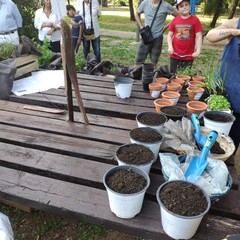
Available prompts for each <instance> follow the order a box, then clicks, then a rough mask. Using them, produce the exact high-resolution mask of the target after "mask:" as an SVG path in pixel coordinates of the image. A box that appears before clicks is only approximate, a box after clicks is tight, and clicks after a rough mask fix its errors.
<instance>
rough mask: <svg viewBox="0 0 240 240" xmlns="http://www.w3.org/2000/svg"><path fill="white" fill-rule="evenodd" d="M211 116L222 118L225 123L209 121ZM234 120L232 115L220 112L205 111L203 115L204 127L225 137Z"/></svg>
mask: <svg viewBox="0 0 240 240" xmlns="http://www.w3.org/2000/svg"><path fill="white" fill-rule="evenodd" d="M212 116H213V117H216V116H219V117H223V118H225V119H226V121H224V122H223V121H214V120H211V117H212ZM235 119H236V118H235V117H234V116H233V115H232V114H230V113H226V112H222V111H207V112H205V113H204V115H203V120H204V127H206V128H208V129H211V130H215V131H217V132H219V133H224V134H225V135H226V136H228V134H229V132H230V130H231V127H232V125H233V122H234V121H235Z"/></svg>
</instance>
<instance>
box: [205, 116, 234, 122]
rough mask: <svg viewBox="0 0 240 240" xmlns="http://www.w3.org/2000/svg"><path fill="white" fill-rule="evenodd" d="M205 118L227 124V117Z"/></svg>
mask: <svg viewBox="0 0 240 240" xmlns="http://www.w3.org/2000/svg"><path fill="white" fill-rule="evenodd" d="M207 118H208V119H210V120H212V121H216V122H229V117H228V116H223V115H217V114H216V115H208V116H207Z"/></svg>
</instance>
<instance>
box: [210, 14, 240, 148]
mask: <svg viewBox="0 0 240 240" xmlns="http://www.w3.org/2000/svg"><path fill="white" fill-rule="evenodd" d="M206 39H207V40H208V41H210V42H212V43H215V42H219V41H221V40H224V39H227V40H228V43H227V45H226V46H225V48H224V50H223V53H222V56H221V66H220V68H219V74H220V76H221V78H222V79H223V81H224V89H225V91H226V93H227V98H228V100H229V101H230V103H231V107H232V110H233V115H234V116H235V117H236V120H235V121H234V123H233V125H232V128H231V130H230V133H229V136H230V137H231V138H232V139H233V141H234V144H235V146H236V148H238V146H239V142H240V132H239V129H240V94H239V92H240V70H239V69H240V18H238V19H230V20H226V21H225V22H223V23H222V24H221V25H220V26H218V27H216V28H213V29H211V30H210V31H209V32H208V34H207V35H206Z"/></svg>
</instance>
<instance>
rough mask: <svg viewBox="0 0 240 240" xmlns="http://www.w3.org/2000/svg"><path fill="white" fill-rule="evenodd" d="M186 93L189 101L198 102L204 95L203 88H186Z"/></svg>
mask: <svg viewBox="0 0 240 240" xmlns="http://www.w3.org/2000/svg"><path fill="white" fill-rule="evenodd" d="M187 93H188V98H189V100H199V99H200V98H201V97H202V95H203V93H204V88H200V87H188V88H187Z"/></svg>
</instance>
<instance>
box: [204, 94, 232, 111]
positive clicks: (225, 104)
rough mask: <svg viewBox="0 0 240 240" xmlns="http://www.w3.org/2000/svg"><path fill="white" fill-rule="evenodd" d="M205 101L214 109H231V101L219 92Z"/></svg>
mask: <svg viewBox="0 0 240 240" xmlns="http://www.w3.org/2000/svg"><path fill="white" fill-rule="evenodd" d="M205 101H206V102H207V104H208V105H209V108H210V109H211V110H212V111H218V110H225V109H231V104H230V102H229V101H228V99H227V98H226V97H224V96H222V95H217V94H214V95H211V96H209V97H208V98H206V99H205Z"/></svg>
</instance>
